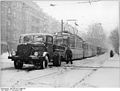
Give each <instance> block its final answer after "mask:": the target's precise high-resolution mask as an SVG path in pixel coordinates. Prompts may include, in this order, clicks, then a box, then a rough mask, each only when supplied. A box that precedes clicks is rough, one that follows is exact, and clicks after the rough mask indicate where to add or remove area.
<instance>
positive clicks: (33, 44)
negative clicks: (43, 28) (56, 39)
mask: <svg viewBox="0 0 120 91" xmlns="http://www.w3.org/2000/svg"><path fill="white" fill-rule="evenodd" d="M57 49H60V48H58V47H57V46H56V45H55V44H54V43H53V36H52V35H51V34H47V33H32V34H22V35H20V38H19V44H18V46H17V50H16V51H12V52H11V53H10V54H11V55H10V56H8V59H11V60H12V61H14V67H15V68H16V69H21V68H22V67H23V64H33V65H35V66H36V67H37V68H43V69H44V68H46V67H47V66H48V63H49V62H53V65H55V66H60V65H61V59H60V50H61V49H60V50H57Z"/></svg>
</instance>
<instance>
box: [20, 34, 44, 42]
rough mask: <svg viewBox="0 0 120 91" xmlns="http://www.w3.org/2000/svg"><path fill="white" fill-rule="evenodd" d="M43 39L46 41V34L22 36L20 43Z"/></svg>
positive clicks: (41, 40)
mask: <svg viewBox="0 0 120 91" xmlns="http://www.w3.org/2000/svg"><path fill="white" fill-rule="evenodd" d="M43 41H44V36H42V35H26V36H21V37H20V40H19V42H20V43H31V42H43Z"/></svg>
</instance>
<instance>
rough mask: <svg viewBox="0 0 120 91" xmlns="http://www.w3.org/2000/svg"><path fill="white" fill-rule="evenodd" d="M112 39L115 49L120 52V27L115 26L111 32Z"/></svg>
mask: <svg viewBox="0 0 120 91" xmlns="http://www.w3.org/2000/svg"><path fill="white" fill-rule="evenodd" d="M109 38H110V40H111V43H112V45H113V48H114V51H115V52H116V53H118V54H119V33H118V28H115V29H114V30H113V31H112V32H111V34H110V37H109Z"/></svg>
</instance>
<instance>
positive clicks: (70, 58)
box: [66, 47, 73, 64]
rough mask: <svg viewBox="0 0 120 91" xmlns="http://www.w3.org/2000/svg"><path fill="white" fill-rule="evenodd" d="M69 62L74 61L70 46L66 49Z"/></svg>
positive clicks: (67, 61)
mask: <svg viewBox="0 0 120 91" xmlns="http://www.w3.org/2000/svg"><path fill="white" fill-rule="evenodd" d="M69 62H70V63H71V64H73V62H72V51H71V50H70V48H69V47H67V50H66V63H67V64H68V63H69Z"/></svg>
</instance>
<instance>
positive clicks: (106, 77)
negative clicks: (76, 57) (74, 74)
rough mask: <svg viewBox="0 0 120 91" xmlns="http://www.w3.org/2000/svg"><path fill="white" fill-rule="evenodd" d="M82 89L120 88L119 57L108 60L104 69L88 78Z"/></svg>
mask: <svg viewBox="0 0 120 91" xmlns="http://www.w3.org/2000/svg"><path fill="white" fill-rule="evenodd" d="M81 87H105V88H107V87H113V88H114V87H117V88H118V87H120V60H119V57H118V56H117V55H115V56H114V57H113V58H108V60H106V61H105V63H104V64H103V66H102V68H99V69H98V70H97V71H96V72H95V73H94V74H93V75H91V76H90V77H89V78H87V79H86V80H85V81H84V82H83V83H82V84H81Z"/></svg>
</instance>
